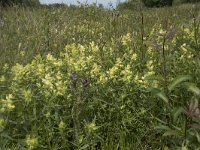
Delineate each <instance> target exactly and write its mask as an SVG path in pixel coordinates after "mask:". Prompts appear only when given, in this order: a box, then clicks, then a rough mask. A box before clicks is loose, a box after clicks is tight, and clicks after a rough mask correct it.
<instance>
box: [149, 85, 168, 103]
mask: <svg viewBox="0 0 200 150" xmlns="http://www.w3.org/2000/svg"><path fill="white" fill-rule="evenodd" d="M150 91H151V92H152V93H153V94H154V95H156V96H157V97H159V98H161V99H162V100H163V101H164V102H165V103H168V102H169V100H168V98H167V96H166V95H165V93H164V92H162V91H161V90H159V89H157V88H151V89H150Z"/></svg>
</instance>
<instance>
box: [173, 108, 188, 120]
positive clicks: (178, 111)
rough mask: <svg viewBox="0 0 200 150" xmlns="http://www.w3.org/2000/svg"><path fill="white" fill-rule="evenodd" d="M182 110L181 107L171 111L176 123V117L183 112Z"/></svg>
mask: <svg viewBox="0 0 200 150" xmlns="http://www.w3.org/2000/svg"><path fill="white" fill-rule="evenodd" d="M184 111H185V110H184V108H183V107H178V108H175V109H174V110H173V111H172V116H173V120H174V121H176V120H177V118H178V116H179V115H180V114H181V113H182V112H184Z"/></svg>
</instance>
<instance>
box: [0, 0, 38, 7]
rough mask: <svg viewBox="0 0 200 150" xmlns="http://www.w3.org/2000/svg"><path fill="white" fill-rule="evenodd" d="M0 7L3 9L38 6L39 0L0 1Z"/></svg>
mask: <svg viewBox="0 0 200 150" xmlns="http://www.w3.org/2000/svg"><path fill="white" fill-rule="evenodd" d="M0 5H1V6H3V7H8V6H13V5H20V6H39V5H40V1H39V0H0Z"/></svg>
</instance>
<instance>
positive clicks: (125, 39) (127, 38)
mask: <svg viewBox="0 0 200 150" xmlns="http://www.w3.org/2000/svg"><path fill="white" fill-rule="evenodd" d="M131 41H132V39H131V34H130V33H127V34H126V35H124V36H122V39H121V42H122V45H124V46H125V45H128V44H129V43H131Z"/></svg>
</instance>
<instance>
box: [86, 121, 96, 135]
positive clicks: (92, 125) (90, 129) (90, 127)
mask: <svg viewBox="0 0 200 150" xmlns="http://www.w3.org/2000/svg"><path fill="white" fill-rule="evenodd" d="M86 128H87V130H88V132H89V133H91V132H93V131H95V130H97V126H96V124H95V123H94V122H92V123H89V124H87V125H86Z"/></svg>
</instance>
